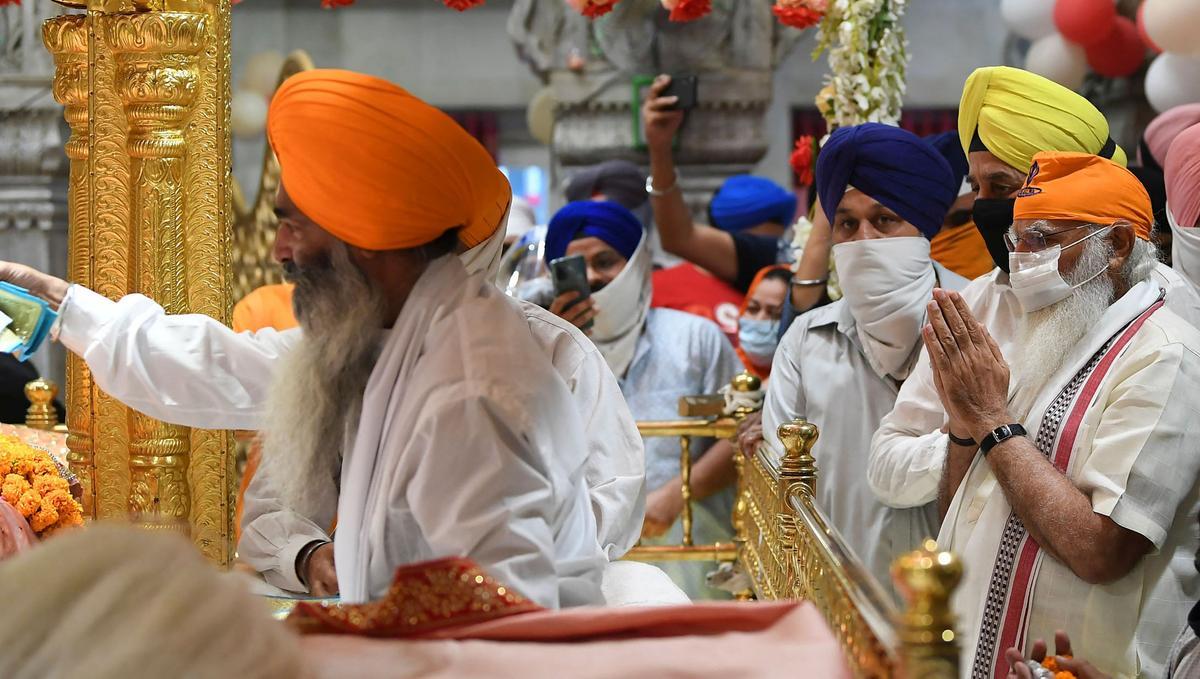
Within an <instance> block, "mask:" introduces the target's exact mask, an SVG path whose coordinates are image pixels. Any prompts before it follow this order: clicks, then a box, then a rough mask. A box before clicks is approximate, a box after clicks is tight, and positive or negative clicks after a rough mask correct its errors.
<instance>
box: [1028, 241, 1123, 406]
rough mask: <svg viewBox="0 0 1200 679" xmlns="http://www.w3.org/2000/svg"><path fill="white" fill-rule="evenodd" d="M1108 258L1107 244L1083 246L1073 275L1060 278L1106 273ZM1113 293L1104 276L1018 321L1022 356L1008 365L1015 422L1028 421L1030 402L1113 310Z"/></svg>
mask: <svg viewBox="0 0 1200 679" xmlns="http://www.w3.org/2000/svg"><path fill="white" fill-rule="evenodd" d="M1112 256H1113V248H1112V245H1111V244H1110V243H1109V242H1108V241H1106V240H1103V239H1100V238H1093V239H1090V240H1088V241H1086V242H1084V244H1083V252H1082V253H1081V254H1080V255H1079V259H1078V261H1076V263H1075V268H1074V270H1072V271H1071V273H1070V274H1068V275H1067V276H1064V278H1065V279H1066V281H1067V283H1069V284H1071V285H1076V284H1078V283H1079V282H1080V281H1082V280H1086V279H1087V277H1088V276H1092V275H1095V273H1096V272H1097V271H1099V270H1100V269H1102V268H1107V266H1108V263H1109V261H1110V258H1111V257H1112ZM1115 292H1116V290H1115V287H1114V286H1113V281H1112V278H1111V277H1110V276H1109V274H1108V272H1105V273H1103V274H1101V275H1099V276H1097V277H1096V278H1094V279H1092V280H1091V281H1088V282H1087V283H1084V284H1083V285H1080V286H1079V287H1078V288H1076V289H1075V292H1074V294H1072V295H1071V296H1070V297H1068V298H1066V299H1064V300H1063V301H1061V302H1058V303H1057V304H1052V305H1050V306H1048V307H1045V308H1044V309H1038V310H1037V311H1033V312H1030V313H1027V314H1025V316H1024V317H1022V319H1021V322H1020V326H1019V334H1018V338H1019V343H1018V344H1017V346H1018V347H1022V351H1021V353H1020V354H1019V355H1017V356H1015V357H1014V358H1013V360H1012V376H1013V385H1014V389H1013V395H1012V398H1011V399H1010V400H1009V408H1010V410H1011V412H1012V414H1013V416H1014V417H1016V418H1017V419H1018V420H1019V421H1024V420H1026V419H1027V418H1028V417H1029V411H1030V410H1031V409H1032V408H1033V404H1034V401H1036V400H1037V398H1038V396H1040V395H1041V393H1042V391H1043V390H1044V389H1045V388H1046V386H1047V385H1048V384H1049V382H1050V379H1051V378H1052V377H1053V376H1054V374H1055V373H1056V372H1058V370H1059V368H1061V367H1062V365H1063V362H1064V361H1065V360H1066V358H1067V355H1068V354H1069V353H1070V352H1071V350H1072V349H1074V348H1075V345H1076V344H1078V343H1079V341H1080V340H1082V339H1083V338H1084V336H1085V335H1087V333H1088V331H1089V330H1090V329H1092V328H1093V327H1095V326H1096V324H1097V323H1099V321H1100V318H1101V317H1102V316H1103V315H1104V312H1105V311H1108V307H1110V306H1112V303H1113V301H1114V299H1113V298H1114V297H1115Z"/></svg>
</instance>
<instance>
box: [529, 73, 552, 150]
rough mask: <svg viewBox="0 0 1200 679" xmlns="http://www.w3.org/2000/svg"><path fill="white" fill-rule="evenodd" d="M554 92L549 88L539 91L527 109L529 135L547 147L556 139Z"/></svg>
mask: <svg viewBox="0 0 1200 679" xmlns="http://www.w3.org/2000/svg"><path fill="white" fill-rule="evenodd" d="M555 106H556V104H555V101H554V91H553V90H551V89H550V88H549V87H543V88H542V89H540V90H538V91H537V93H536V94H534V95H533V98H532V99H530V100H529V106H528V107H527V108H526V109H525V122H526V124H528V125H529V134H530V135H532V136H533V138H534V139H536V140H538V141H540V142H541V143H543V144H546V145H547V146H548V145H549V144H550V142H551V141H553V138H554V108H555Z"/></svg>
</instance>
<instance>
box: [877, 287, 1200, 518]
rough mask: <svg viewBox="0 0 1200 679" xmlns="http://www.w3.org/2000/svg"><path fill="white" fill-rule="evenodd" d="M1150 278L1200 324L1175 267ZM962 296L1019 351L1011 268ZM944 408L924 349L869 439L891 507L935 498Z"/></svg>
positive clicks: (995, 334) (1193, 298)
mask: <svg viewBox="0 0 1200 679" xmlns="http://www.w3.org/2000/svg"><path fill="white" fill-rule="evenodd" d="M1151 280H1152V281H1153V282H1154V283H1155V284H1156V285H1158V286H1159V287H1160V288H1162V289H1164V290H1166V291H1167V300H1166V304H1167V308H1169V309H1171V310H1172V311H1173V312H1175V313H1176V314H1178V315H1179V316H1180V317H1182V318H1183V319H1184V320H1186V321H1188V322H1189V323H1191V324H1192V325H1196V326H1198V327H1200V297H1198V296H1197V293H1196V291H1195V289H1193V288H1192V286H1191V285H1189V284H1188V283H1187V282H1186V281H1185V280H1184V279H1183V278H1182V277H1181V276H1180V275H1179V273H1178V272H1176V271H1175V270H1174V269H1171V268H1170V267H1167V266H1165V265H1163V264H1158V265H1157V266H1156V267H1155V269H1154V273H1153V274H1152V276H1151ZM961 294H962V298H963V301H964V302H966V303H967V306H968V307H970V309H971V312H972V313H973V314H975V318H976V320H978V321H979V322H980V323H982V324H983V325H984V327H986V328H987V329H988V332H989V333H990V334H991V335H992V338H993V339H994V340H996V344H997V345H999V347H1000V352H1001V353H1002V354H1004V357H1005V359H1006V360H1008V361H1010V362H1011V360H1012V357H1013V356H1015V355H1017V353H1016V352H1017V348H1016V347H1015V346H1014V345H1015V343H1016V341H1017V332H1018V324H1019V322H1020V319H1021V317H1022V315H1024V312H1023V311H1022V309H1021V305H1020V303H1019V302H1018V301H1017V297H1016V295H1014V294H1013V292H1012V288H1010V287H1009V286H1008V274H1006V273H1004V272H1003V271H1001V270H1000V269H999V268H997V269H993V270H992V271H991V273H988V274H986V275H984V276H980V277H979V278H976V279H975V280H973V281H971V283H970V284H969V285H968V286H967V287H966V288H965V289H963V290H962V293H961ZM947 421H948V419H947V417H946V411H945V409H944V408H943V407H942V402H941V399H939V398H938V395H937V389H936V388H935V387H934V384H933V370H932V369H931V368H930V366H929V355H928V353H927V352H926V351H925V350H924V349H922V350H921V356H920V358H919V359H918V360H917V365H916V367H914V368H913V371H912V373H911V374H910V375H909V376H908V379H907V380H905V381H904V385H903V386H902V387H900V393H899V395H897V397H896V404H895V407H894V408H893V409H892V411H891V412H890V413H888V414H887V416H885V417H884V418H883V420H882V421H881V422H880V423H879V429H878V430H877V431H876V432H875V435H874V437H873V438H872V439H871V446H870V450H871V452H870V455H869V458H868V461H867V478H868V479H869V480H870V482H871V489H872V490H873V491H875V494H876V496H878V497H879V499H880V500H882V501H883V502H884V503H885V504H888V505H890V506H892V507H916V506H919V505H923V504H926V503H928V502H932V501H934V500H936V499H937V493H938V483H939V481H940V480H941V478H942V467H943V465H944V464H945V460H946V448H947V445H948V444H949V442H950V437H949V436H947V435H946V434H943V433H942V431H941V429H942V427H943V426H944V425H945V424H946V423H947Z"/></svg>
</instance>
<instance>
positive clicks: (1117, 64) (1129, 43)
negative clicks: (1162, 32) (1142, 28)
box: [1086, 17, 1146, 78]
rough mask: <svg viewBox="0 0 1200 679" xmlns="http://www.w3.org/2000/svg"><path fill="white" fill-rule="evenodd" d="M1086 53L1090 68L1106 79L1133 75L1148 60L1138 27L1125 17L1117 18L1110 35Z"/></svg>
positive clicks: (1089, 48)
mask: <svg viewBox="0 0 1200 679" xmlns="http://www.w3.org/2000/svg"><path fill="white" fill-rule="evenodd" d="M1086 51H1087V62H1088V66H1091V67H1092V70H1093V71H1095V72H1096V73H1099V74H1100V75H1102V76H1104V77H1106V78H1124V77H1126V76H1130V75H1133V74H1134V73H1136V72H1137V70H1138V69H1139V68H1141V66H1142V62H1143V61H1145V60H1146V46H1145V45H1144V44H1142V38H1141V36H1139V35H1138V29H1137V26H1136V25H1135V24H1134V23H1133V22H1132V21H1130V20H1129V19H1126V18H1125V17H1117V18H1116V20H1115V21H1114V22H1113V27H1112V30H1111V31H1109V32H1108V35H1107V36H1105V38H1104V39H1103V40H1101V41H1100V42H1098V43H1096V44H1095V45H1092V46H1091V47H1088V48H1087V49H1086Z"/></svg>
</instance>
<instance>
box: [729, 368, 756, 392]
mask: <svg viewBox="0 0 1200 679" xmlns="http://www.w3.org/2000/svg"><path fill="white" fill-rule="evenodd" d="M732 384H733V390H734V391H741V392H750V391H761V390H762V380H760V379H758V377H756V376H754V375H751V374H750V373H748V372H741V373H738V374H737V375H736V376H734V378H733V382H732Z"/></svg>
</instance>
